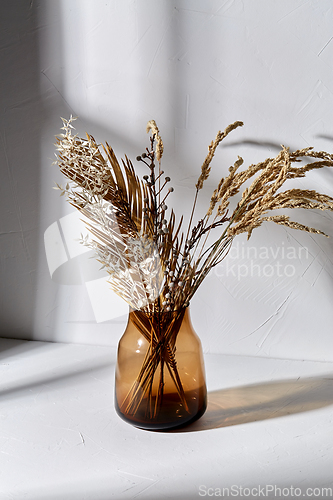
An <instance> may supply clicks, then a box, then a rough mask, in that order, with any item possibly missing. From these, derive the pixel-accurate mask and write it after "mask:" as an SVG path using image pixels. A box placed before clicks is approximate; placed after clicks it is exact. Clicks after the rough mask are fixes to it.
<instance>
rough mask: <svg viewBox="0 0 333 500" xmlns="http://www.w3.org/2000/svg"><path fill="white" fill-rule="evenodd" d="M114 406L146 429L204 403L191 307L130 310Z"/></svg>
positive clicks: (191, 415)
mask: <svg viewBox="0 0 333 500" xmlns="http://www.w3.org/2000/svg"><path fill="white" fill-rule="evenodd" d="M116 409H117V412H118V414H119V415H120V416H121V417H122V418H123V419H124V420H125V421H127V422H130V423H132V424H133V425H136V426H137V427H141V428H145V429H152V430H153V429H155V430H158V429H171V428H175V427H179V426H182V425H185V424H188V423H190V422H192V421H194V420H196V419H197V418H199V417H200V416H201V415H202V414H203V413H204V411H205V409H206V383H205V371H204V364H203V355H202V348H201V343H200V340H199V338H198V336H197V335H196V333H195V332H194V330H193V327H192V324H191V320H190V315H189V309H188V308H185V307H184V308H182V309H180V310H178V311H172V312H169V313H161V312H155V313H150V314H147V313H145V312H143V311H131V312H130V314H129V320H128V325H127V328H126V331H125V333H124V335H123V337H122V338H121V340H120V342H119V348H118V359H117V368H116Z"/></svg>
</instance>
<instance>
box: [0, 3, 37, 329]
mask: <svg viewBox="0 0 333 500" xmlns="http://www.w3.org/2000/svg"><path fill="white" fill-rule="evenodd" d="M0 10H1V13H0V48H1V50H0V68H1V79H0V86H1V90H0V99H1V118H0V162H1V177H2V179H1V181H2V182H1V184H0V189H1V191H0V199H1V203H2V205H1V206H2V209H1V214H0V220H1V232H0V233H1V234H0V236H1V237H0V245H1V247H0V255H1V289H0V303H1V306H0V307H1V310H0V316H1V326H0V336H3V337H6V336H10V337H18V338H29V336H30V335H31V332H32V329H33V324H34V311H35V306H36V296H35V291H36V269H37V264H38V262H37V260H38V229H39V213H38V208H39V183H40V130H41V127H42V124H43V117H44V112H43V105H42V101H41V97H40V88H39V67H38V64H39V49H38V47H39V32H38V29H37V28H38V26H37V9H36V8H32V2H29V1H27V0H16V1H15V2H13V1H12V0H3V1H2V2H1V6H0Z"/></svg>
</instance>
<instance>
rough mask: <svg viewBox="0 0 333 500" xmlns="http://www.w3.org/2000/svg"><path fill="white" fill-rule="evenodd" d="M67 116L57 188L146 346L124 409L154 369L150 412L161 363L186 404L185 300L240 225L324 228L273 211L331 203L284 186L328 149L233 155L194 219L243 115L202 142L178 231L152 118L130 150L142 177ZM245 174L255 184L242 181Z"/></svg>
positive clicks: (320, 163) (137, 398) (322, 162)
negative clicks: (141, 145) (79, 219)
mask: <svg viewBox="0 0 333 500" xmlns="http://www.w3.org/2000/svg"><path fill="white" fill-rule="evenodd" d="M74 120H75V119H74V118H72V117H71V118H70V119H69V120H65V119H63V127H62V130H63V133H62V134H60V135H59V137H58V138H57V150H58V153H57V160H56V163H57V164H58V166H59V168H60V170H61V172H62V173H63V174H64V175H65V177H66V178H67V179H68V182H67V184H66V185H65V187H61V186H60V185H58V184H57V185H56V187H55V189H59V190H60V191H61V195H66V196H67V198H68V201H69V202H70V203H71V205H73V206H74V207H75V208H77V209H78V210H80V212H81V213H82V215H83V216H85V218H86V219H87V222H86V224H87V227H88V229H89V231H90V234H91V239H88V238H87V237H86V238H83V239H82V243H83V244H85V245H87V246H88V247H90V248H92V249H93V250H94V251H95V253H96V256H97V259H98V261H99V262H100V263H101V265H102V267H103V268H105V269H106V270H107V272H108V273H109V282H110V286H111V288H112V289H113V290H114V291H115V292H116V293H117V294H118V295H119V296H120V297H122V298H123V299H124V300H125V301H126V302H127V303H128V304H129V305H130V307H131V308H132V310H133V311H135V312H134V315H133V318H134V322H135V324H136V326H137V327H138V329H139V331H140V332H141V334H142V336H143V337H144V338H145V339H146V340H147V341H148V342H149V345H150V350H149V352H147V356H146V359H145V362H144V364H143V366H142V369H141V371H140V373H139V374H138V377H137V379H136V381H135V383H134V384H133V387H132V388H131V390H130V392H129V394H128V395H127V397H126V400H125V401H124V402H123V405H124V408H125V409H126V411H131V412H133V411H135V409H136V408H138V407H139V405H140V403H141V400H142V398H143V397H144V396H145V394H146V393H148V394H151V387H152V382H153V379H154V376H155V374H156V372H157V370H158V369H159V370H160V385H159V393H158V397H157V399H156V401H155V403H154V407H153V404H152V406H151V407H150V412H151V415H156V412H157V411H158V407H159V404H160V402H161V401H162V397H163V379H164V375H163V370H164V369H166V370H168V372H169V373H170V375H171V377H172V380H173V381H174V384H175V387H176V390H177V392H178V394H179V397H180V399H181V400H182V401H183V402H184V404H186V401H185V398H184V393H183V388H182V384H181V380H180V378H179V373H178V369H177V365H176V362H175V358H174V346H175V342H176V336H177V333H178V330H179V327H180V323H181V320H182V315H183V311H184V307H186V306H187V305H188V304H189V302H190V300H191V298H192V297H193V295H194V294H195V292H196V291H197V289H198V288H199V286H200V285H201V283H202V282H203V280H204V279H205V277H206V276H207V275H208V273H209V272H210V270H211V269H212V268H213V267H214V266H216V265H217V264H218V263H219V262H221V261H222V260H223V259H224V258H225V257H226V255H227V253H228V251H229V249H230V247H231V245H232V242H233V239H234V238H235V237H236V236H237V235H238V234H241V233H244V232H245V233H247V234H248V238H250V236H251V234H252V232H253V230H254V229H256V228H257V227H260V226H261V225H262V224H263V222H270V221H271V222H274V223H276V224H282V225H285V226H287V227H290V228H292V229H299V230H302V231H307V232H310V233H317V234H324V233H323V232H322V231H321V230H320V229H315V228H312V227H309V226H306V225H303V224H300V223H298V222H295V221H291V220H290V218H289V216H287V215H280V214H279V215H272V214H271V212H272V211H274V210H277V209H292V208H303V209H306V210H309V209H317V210H330V211H332V210H333V198H332V197H330V196H328V195H326V194H321V193H318V192H317V191H315V190H306V189H299V188H292V189H286V190H283V189H282V188H283V186H284V184H285V183H286V182H287V181H288V180H292V179H297V178H302V177H304V176H305V175H306V174H307V173H308V172H309V171H311V170H315V169H319V168H323V167H332V166H333V155H332V154H330V153H326V152H324V151H319V152H317V151H314V150H313V148H305V149H300V150H297V151H295V152H290V151H289V149H288V148H286V147H282V149H281V151H280V152H279V153H278V155H277V156H276V157H275V158H267V159H266V160H264V161H262V162H259V163H257V164H254V165H250V166H249V167H248V168H246V169H244V170H240V167H241V166H242V165H243V163H244V161H243V159H242V158H241V157H238V159H237V160H236V161H235V163H234V165H232V166H231V167H230V168H229V173H228V175H227V176H226V177H224V178H222V179H221V180H220V182H219V183H218V186H217V188H216V189H215V190H214V192H213V194H212V196H211V200H210V204H209V207H208V210H207V213H206V214H205V215H204V216H203V217H202V218H201V219H200V220H199V221H198V222H197V223H193V219H194V214H195V210H196V205H197V200H198V196H199V192H200V191H201V190H202V188H203V185H204V182H205V181H206V180H207V178H208V177H209V174H210V171H211V162H212V159H213V157H214V155H215V153H216V150H217V147H218V146H219V144H220V143H221V141H222V140H223V139H225V137H227V135H228V134H229V133H230V132H231V131H233V130H234V129H236V128H237V127H239V126H242V125H243V123H242V122H240V121H237V122H235V123H233V124H231V125H229V126H228V127H227V128H226V129H225V130H224V131H223V132H218V134H217V135H216V138H215V140H214V141H212V142H211V144H210V145H209V148H208V154H207V156H206V158H205V160H204V162H203V164H202V167H201V173H200V175H199V178H198V180H197V183H196V185H195V194H194V201H193V206H192V210H191V215H190V220H189V224H188V227H187V229H186V231H185V232H183V231H182V218H181V219H180V221H179V222H178V223H177V222H176V216H175V213H174V212H173V210H169V209H168V207H167V204H166V201H167V198H168V197H169V196H170V194H171V193H172V192H173V191H174V190H173V188H172V187H169V188H168V185H169V182H170V178H169V177H167V176H164V172H163V170H161V158H162V154H163V141H162V139H161V136H160V132H159V129H158V127H157V125H156V123H155V121H154V120H151V121H149V122H148V125H147V132H150V133H151V139H150V145H149V147H148V148H146V150H145V151H144V152H143V153H142V154H141V155H139V156H138V157H137V158H136V159H137V161H139V162H140V163H142V164H144V165H145V166H146V168H147V169H148V175H144V176H143V178H142V179H139V178H138V176H137V174H136V172H135V169H134V167H133V164H132V162H131V161H130V160H129V159H128V158H127V157H126V156H125V160H122V162H121V164H120V163H119V162H118V160H117V158H116V155H115V153H114V151H113V149H112V148H111V147H110V146H109V145H108V144H107V143H106V144H105V145H104V146H101V145H99V144H97V143H96V141H95V140H94V138H93V137H92V136H91V135H88V134H87V137H86V138H85V139H82V138H80V137H78V136H77V135H76V134H73V129H74V127H73V125H72V123H73V121H74ZM307 160H309V161H308V162H307V163H306V161H307ZM156 162H157V163H158V168H157V166H156ZM248 181H249V182H251V181H252V182H251V184H250V185H249V187H246V188H245V189H244V185H245V183H247V182H248ZM242 190H243V191H242ZM241 191H242V192H241ZM240 192H241V194H239V193H240ZM235 196H239V200H238V203H237V205H236V208H235V209H234V211H233V212H232V213H229V212H228V210H229V208H230V201H231V199H232V198H233V197H235ZM168 214H169V215H168ZM216 233H217V237H216V238H215V241H213V243H211V244H208V241H209V238H208V237H209V236H210V237H212V235H213V234H216ZM325 236H326V235H325Z"/></svg>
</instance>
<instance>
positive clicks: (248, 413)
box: [174, 374, 333, 432]
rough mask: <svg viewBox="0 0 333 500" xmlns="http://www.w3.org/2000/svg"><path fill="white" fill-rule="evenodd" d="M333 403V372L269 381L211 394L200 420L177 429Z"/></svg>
mask: <svg viewBox="0 0 333 500" xmlns="http://www.w3.org/2000/svg"><path fill="white" fill-rule="evenodd" d="M331 404H333V375H330V374H328V375H327V376H325V377H311V378H302V379H297V380H283V381H279V382H266V383H263V384H254V385H248V386H242V387H234V388H231V389H221V390H218V391H213V392H210V393H208V406H207V410H206V413H205V414H204V415H203V417H201V419H200V420H198V421H197V422H194V423H193V424H191V425H188V426H187V427H184V428H182V429H179V430H176V431H174V432H194V431H203V430H208V429H217V428H219V427H228V426H230V425H239V424H246V423H249V422H257V421H260V420H267V419H270V418H277V417H285V416H287V415H294V414H296V413H302V412H306V411H311V410H316V409H319V408H323V407H325V406H329V405H331Z"/></svg>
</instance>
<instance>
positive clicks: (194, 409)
mask: <svg viewBox="0 0 333 500" xmlns="http://www.w3.org/2000/svg"><path fill="white" fill-rule="evenodd" d="M185 397H186V402H187V405H188V410H186V409H185V407H184V405H183V403H182V402H181V401H180V399H179V395H178V394H177V393H171V394H165V395H164V396H163V405H162V408H161V409H160V411H159V412H158V413H157V415H156V416H155V417H153V416H151V417H149V415H147V411H148V409H149V406H148V404H147V400H146V399H144V400H143V401H142V403H141V404H140V406H139V408H138V409H137V411H136V412H135V414H129V413H125V412H123V411H122V410H121V409H120V408H119V405H118V403H117V398H116V399H115V408H116V411H117V413H118V415H119V416H120V418H122V419H123V420H124V421H125V422H127V423H128V424H131V425H133V426H134V427H138V428H139V429H144V430H149V431H167V430H175V429H180V428H181V427H185V426H186V425H189V424H191V423H193V422H195V421H196V420H198V419H199V418H200V417H202V415H203V414H204V413H205V411H206V408H207V397H206V387H201V388H200V389H198V390H196V391H191V392H187V393H185ZM150 406H151V408H153V407H154V401H152V402H151V403H150Z"/></svg>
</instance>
